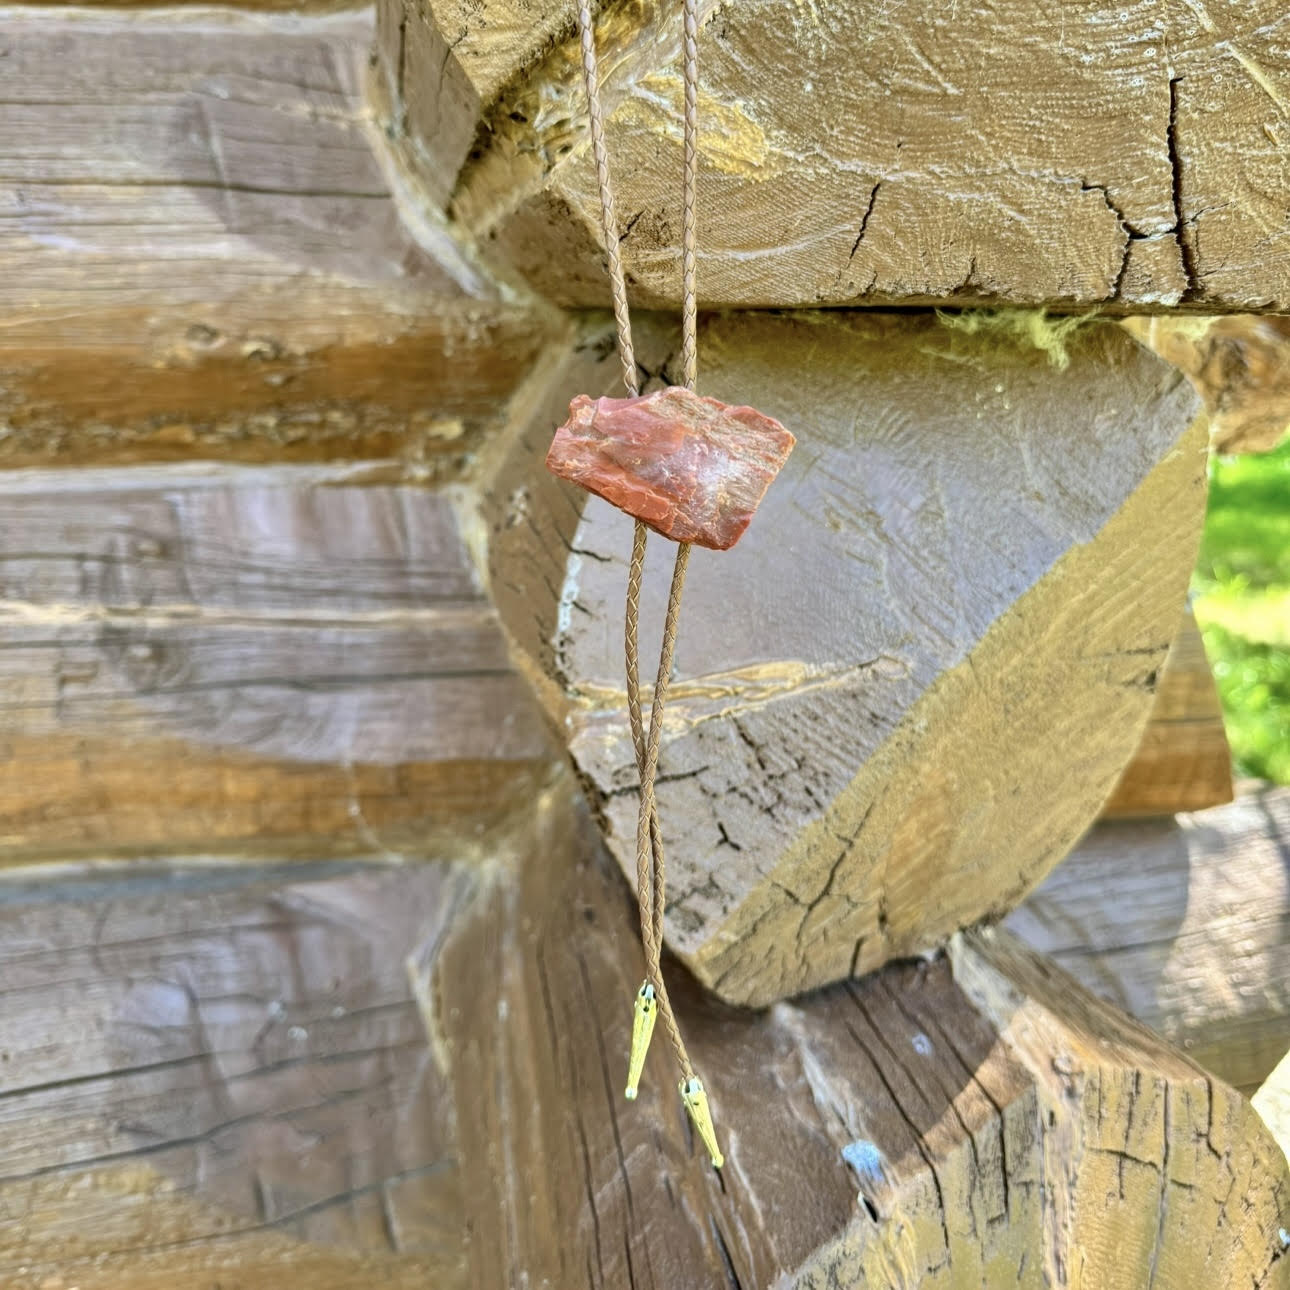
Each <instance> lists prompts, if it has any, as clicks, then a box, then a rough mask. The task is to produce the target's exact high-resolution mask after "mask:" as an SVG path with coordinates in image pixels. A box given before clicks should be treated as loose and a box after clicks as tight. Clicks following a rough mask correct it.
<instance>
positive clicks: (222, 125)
mask: <svg viewBox="0 0 1290 1290" xmlns="http://www.w3.org/2000/svg"><path fill="white" fill-rule="evenodd" d="M371 35H372V25H371V18H370V15H363V14H349V15H338V16H335V17H318V18H312V19H302V18H299V17H275V16H272V15H251V14H235V13H231V12H225V13H221V12H217V11H210V10H208V11H203V12H200V13H169V14H166V15H165V16H164V17H162V16H151V15H146V14H125V13H91V12H86V11H74V12H60V13H58V15H57V17H56V19H55V18H54V17H53V16H52V15H51V14H50V12H49V11H48V10H42V11H34V10H28V11H25V12H24V11H21V10H18V11H12V12H9V13H7V14H5V15H3V17H0V46H3V47H4V48H6V50H7V57H6V58H5V60H4V85H5V88H4V97H5V108H4V111H3V113H0V158H3V160H0V214H2V215H3V219H2V220H0V314H3V316H4V319H5V325H4V328H3V329H2V330H0V429H2V430H3V433H0V466H20V465H31V464H80V463H83V462H87V461H92V462H113V463H115V462H123V461H124V462H130V461H149V460H175V459H192V458H196V457H219V458H226V459H231V460H240V461H248V460H249V461H260V460H318V459H331V458H341V457H377V458H393V459H396V460H399V461H402V462H404V463H405V464H406V466H407V467H408V468H409V469H414V470H418V471H432V472H447V473H452V472H455V471H457V470H459V469H460V468H461V466H462V465H463V463H464V462H467V461H468V460H469V457H470V454H471V453H472V452H473V451H474V449H475V448H476V447H477V439H478V437H479V435H480V433H481V432H482V431H484V430H486V429H487V428H489V427H491V426H493V425H495V424H496V423H497V422H498V421H499V420H500V419H502V418H503V417H504V415H505V409H506V405H507V402H508V401H509V399H510V398H511V396H512V395H513V393H514V391H515V390H516V388H517V387H518V385H519V384H520V383H521V381H522V380H523V378H524V376H525V375H526V373H527V372H528V370H529V368H530V367H531V366H532V364H533V362H534V360H535V358H536V357H537V355H538V354H539V352H540V351H541V349H542V346H543V344H544V343H545V339H546V337H547V336H548V335H549V334H551V332H552V331H555V332H559V331H560V330H561V327H562V324H560V323H559V322H558V321H556V320H554V319H553V316H552V315H549V314H548V313H547V312H545V311H543V310H542V309H541V308H539V307H538V306H535V305H533V304H531V303H525V302H523V301H522V300H519V299H517V297H516V296H515V293H514V292H512V291H506V292H504V291H502V290H501V289H500V288H499V287H497V286H496V285H495V284H494V283H493V282H492V281H491V280H490V279H489V278H488V277H487V275H485V274H483V273H482V272H481V271H480V270H479V269H478V268H477V267H475V266H474V265H473V264H472V263H471V262H470V260H469V259H468V258H467V257H466V256H464V255H463V253H462V252H461V251H460V250H459V249H458V247H457V246H456V245H455V244H454V243H453V241H452V240H451V238H450V237H449V235H448V234H447V233H446V232H444V231H443V230H442V229H441V228H439V227H437V226H434V225H431V224H430V223H428V222H427V221H426V220H425V218H424V217H422V216H419V215H417V214H416V209H415V206H414V205H412V204H407V203H400V202H399V201H396V199H395V195H394V193H393V192H392V189H391V184H392V182H395V181H394V180H393V179H392V176H391V174H389V173H387V171H386V168H385V167H384V166H383V164H382V162H381V161H380V159H379V157H378V155H377V152H376V151H375V150H374V149H375V147H376V144H375V135H374V133H373V127H372V126H371V124H370V122H369V121H368V119H367V118H368V110H367V108H366V107H365V105H364V102H363V96H362V77H363V71H362V68H363V65H364V63H365V61H366V57H367V53H368V48H369V45H370V41H371Z"/></svg>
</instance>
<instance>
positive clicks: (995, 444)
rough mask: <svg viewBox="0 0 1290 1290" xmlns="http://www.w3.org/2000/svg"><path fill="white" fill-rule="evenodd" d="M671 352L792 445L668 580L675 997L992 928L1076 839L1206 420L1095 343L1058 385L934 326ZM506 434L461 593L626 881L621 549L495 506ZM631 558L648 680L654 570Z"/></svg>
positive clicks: (1163, 592) (715, 327)
mask: <svg viewBox="0 0 1290 1290" xmlns="http://www.w3.org/2000/svg"><path fill="white" fill-rule="evenodd" d="M700 339H701V344H702V347H703V352H704V356H705V357H704V362H705V367H704V372H705V376H704V379H703V385H702V387H703V389H704V390H705V391H706V392H707V393H710V394H712V395H715V396H717V397H720V398H725V399H727V400H733V401H738V402H745V401H746V402H749V403H752V404H753V405H755V406H758V407H760V408H761V409H762V410H763V411H766V412H768V413H770V414H771V415H774V416H776V417H778V418H779V419H780V420H782V421H783V422H784V424H785V425H787V426H788V427H789V428H790V429H791V430H793V431H794V433H796V434H797V435H798V436H799V443H798V447H797V448H796V450H795V451H794V454H793V456H792V457H790V459H789V463H788V466H787V468H786V470H785V472H784V473H783V475H782V476H781V477H780V479H779V480H778V481H777V482H776V483H775V484H774V485H773V486H772V487H771V490H770V492H769V494H768V495H767V499H766V501H765V502H764V503H763V506H762V509H761V511H760V512H759V514H758V516H757V517H756V519H755V520H754V523H753V525H752V527H751V529H750V530H749V532H748V534H747V535H746V536H745V537H744V538H743V539H742V540H741V542H740V544H739V546H738V547H737V548H735V550H734V551H732V552H728V553H721V554H710V553H708V552H698V553H696V555H695V557H694V559H693V561H692V564H691V569H690V576H689V582H688V588H687V593H686V594H687V603H686V606H685V609H684V611H683V614H682V624H681V632H680V639H679V643H678V652H677V675H676V678H675V679H674V682H673V686H672V690H671V697H670V700H669V709H668V717H667V725H666V728H665V731H664V735H663V745H662V757H661V762H660V766H661V776H660V785H661V786H660V792H659V801H660V804H661V811H662V819H663V831H664V835H665V838H666V839H667V841H668V856H669V861H668V872H669V875H670V878H669V882H670V903H669V909H668V915H667V924H666V931H667V938H668V943H669V945H670V946H671V948H672V949H673V951H674V952H676V953H677V954H679V955H680V956H681V958H682V959H683V960H684V961H685V962H686V964H687V965H688V966H689V967H690V968H691V969H692V970H693V971H694V972H696V974H697V975H698V976H699V978H700V979H701V980H702V981H703V982H704V983H705V984H707V985H709V986H710V987H711V988H713V989H715V990H716V991H717V992H718V993H719V994H721V995H722V996H723V997H724V998H726V999H728V1000H730V1001H732V1002H738V1003H752V1004H763V1003H767V1002H770V1001H772V1000H774V999H776V998H783V997H785V996H786V995H789V994H793V993H796V992H797V991H800V990H803V989H806V988H809V987H811V986H815V985H820V984H822V983H824V982H827V981H830V980H837V979H839V978H841V977H844V976H847V975H849V974H852V973H855V972H857V971H860V972H863V971H866V970H868V969H870V968H873V967H876V966H878V965H879V964H881V963H883V962H885V961H886V960H887V959H889V958H891V957H898V956H902V955H908V954H911V953H914V952H917V951H918V950H920V949H923V948H926V947H928V946H932V945H935V944H937V943H939V942H941V941H943V940H944V938H945V937H947V936H948V935H949V934H950V933H951V932H953V931H954V930H955V929H956V928H958V927H961V926H965V925H968V924H971V923H973V922H975V921H977V920H978V919H980V918H982V917H984V916H987V915H995V916H998V915H1001V914H1003V913H1005V912H1006V911H1007V910H1008V909H1009V908H1011V907H1012V906H1013V905H1015V904H1016V903H1017V902H1019V901H1020V900H1021V898H1022V897H1023V895H1024V894H1025V892H1026V890H1028V888H1029V887H1030V886H1032V885H1033V884H1034V883H1036V882H1038V881H1039V880H1040V878H1042V876H1043V875H1044V873H1045V872H1047V870H1048V869H1049V868H1051V866H1052V865H1054V864H1055V863H1056V862H1057V861H1058V860H1059V859H1060V858H1061V857H1062V855H1064V854H1065V852H1066V851H1067V850H1068V849H1069V848H1070V846H1072V845H1073V844H1074V842H1075V841H1076V839H1077V838H1078V837H1079V836H1080V835H1081V834H1082V833H1083V832H1084V830H1085V829H1086V828H1087V827H1088V825H1089V824H1090V823H1091V822H1092V821H1093V819H1094V818H1095V817H1096V815H1097V813H1098V811H1099V810H1100V808H1101V806H1102V804H1103V802H1104V801H1105V799H1106V797H1107V796H1108V794H1109V793H1110V791H1111V789H1112V787H1113V785H1114V783H1115V780H1116V779H1117V777H1118V776H1119V774H1120V773H1121V771H1122V770H1123V767H1124V765H1125V764H1126V763H1127V761H1128V760H1129V757H1130V755H1131V753H1132V751H1133V749H1134V747H1135V746H1136V744H1137V742H1138V740H1139V737H1140V734H1141V730H1142V727H1143V724H1144V723H1145V721H1146V718H1147V713H1148V710H1149V707H1150V703H1151V697H1152V695H1151V692H1152V689H1153V688H1154V679H1155V676H1156V674H1157V673H1158V671H1159V668H1160V666H1161V664H1162V662H1163V659H1164V656H1165V652H1166V650H1167V648H1168V645H1169V642H1170V641H1171V640H1172V637H1173V635H1174V632H1175V630H1176V625H1177V623H1178V619H1179V616H1180V614H1181V612H1182V604H1183V596H1184V593H1185V588H1186V584H1187V578H1188V575H1189V573H1190V569H1191V566H1192V563H1193V561H1194V559H1195V551H1196V543H1197V540H1198V536H1199V528H1200V522H1201V517H1202V511H1203V501H1204V487H1205V485H1204V466H1205V458H1204V448H1205V428H1204V425H1203V422H1201V421H1199V420H1197V421H1196V422H1195V423H1194V424H1192V425H1191V428H1190V429H1189V428H1188V427H1189V422H1190V421H1191V418H1192V417H1193V414H1194V411H1195V407H1196V403H1195V399H1194V395H1193V394H1192V392H1191V391H1190V390H1189V389H1187V387H1186V384H1185V382H1183V380H1182V378H1181V377H1179V376H1178V375H1177V374H1176V373H1171V372H1170V371H1169V370H1168V369H1167V368H1166V367H1165V366H1164V365H1163V364H1161V363H1160V362H1159V360H1157V359H1155V358H1153V357H1152V356H1150V355H1148V354H1147V353H1146V352H1145V351H1143V350H1142V349H1141V348H1139V347H1137V346H1136V345H1134V344H1133V343H1132V342H1131V341H1129V340H1128V338H1127V337H1125V336H1124V333H1123V331H1122V330H1121V329H1119V328H1117V327H1114V326H1113V325H1110V324H1099V325H1094V326H1093V327H1091V328H1090V329H1088V330H1086V331H1085V332H1083V333H1082V334H1081V335H1080V336H1078V337H1077V338H1076V339H1075V340H1074V341H1073V342H1072V347H1071V349H1070V354H1069V360H1070V361H1069V366H1068V368H1067V369H1066V370H1065V371H1061V370H1058V369H1057V368H1055V367H1053V366H1052V365H1051V364H1050V363H1049V361H1048V359H1047V358H1046V357H1045V356H1044V355H1043V354H1042V353H1040V352H1038V351H1037V350H1035V349H1033V348H1031V349H1025V348H1022V347H1018V346H1014V345H1012V344H1010V343H1003V342H1000V341H998V340H996V339H991V338H983V337H980V336H977V337H970V336H964V335H962V334H960V333H958V332H955V331H950V330H947V329H945V328H943V327H942V326H941V325H940V324H939V323H938V322H937V321H936V320H935V319H934V318H930V319H929V318H909V317H893V316H890V315H862V314H850V315H837V314H835V315H809V316H806V315H802V316H795V317H791V318H766V317H754V316H752V315H748V314H744V315H734V316H730V317H728V318H725V319H721V320H715V319H714V320H712V321H711V322H709V323H708V324H707V325H706V326H705V327H704V329H703V331H702V334H701V338H700ZM649 343H650V344H653V342H652V341H650V342H649ZM607 352H608V350H607V347H606V353H607ZM642 361H643V362H644V363H645V364H646V366H647V368H649V370H651V371H658V370H659V369H658V367H657V366H655V365H654V364H655V363H656V362H657V361H658V360H657V359H655V358H653V357H646V358H643V359H642ZM608 362H609V360H608V359H607V360H606V363H608ZM666 365H667V364H666V360H665V361H664V363H663V366H666ZM602 370H603V369H602ZM578 375H579V377H580V378H581V377H584V376H585V375H586V374H585V373H578ZM582 383H583V381H582V380H581V379H579V381H578V382H577V384H579V385H581V384H582ZM568 393H572V390H570V391H568ZM1130 410H1131V411H1130ZM535 418H536V419H535V420H534V422H533V427H534V428H533V432H532V433H531V434H528V435H520V436H519V437H517V439H516V440H515V443H514V453H515V458H513V459H512V460H511V462H510V463H509V465H508V466H507V468H505V469H502V470H501V471H500V473H499V475H498V476H497V477H496V478H495V479H494V482H493V483H492V484H491V485H490V486H489V497H488V501H487V505H486V511H487V514H488V515H489V516H491V525H492V528H493V530H494V532H495V534H496V535H497V537H496V538H495V540H496V541H500V542H503V544H504V545H503V548H502V553H501V554H500V555H490V557H489V561H490V565H491V566H492V568H493V575H492V581H493V586H494V594H496V595H498V596H499V599H498V604H499V609H500V612H501V613H502V616H503V618H504V620H505V621H506V622H507V625H508V628H509V630H510V631H511V633H512V635H513V637H514V638H515V640H516V641H517V643H518V644H519V646H520V648H521V649H522V650H523V651H525V652H526V653H527V654H528V656H529V658H530V659H531V665H532V668H533V670H534V671H536V672H539V673H541V674H542V675H543V676H545V678H546V680H545V682H544V684H543V689H542V693H543V694H544V696H545V698H546V700H547V702H548V705H549V706H550V707H551V710H552V715H553V716H554V717H555V719H556V721H557V723H558V724H559V725H560V726H561V728H562V729H563V730H564V731H565V732H566V735H567V737H568V740H569V744H570V747H571V749H572V752H573V755H574V758H575V760H576V762H577V763H578V765H579V768H580V770H581V771H582V773H583V775H584V777H585V780H586V783H587V785H588V788H589V791H590V792H591V793H592V794H593V798H594V802H595V806H596V809H597V811H598V813H599V814H600V816H601V819H602V821H603V825H604V828H605V830H606V835H607V837H608V840H609V844H610V847H611V849H612V850H613V851H614V853H615V855H616V856H617V857H618V858H619V860H620V861H621V862H622V864H623V866H624V869H625V870H626V871H627V872H629V873H630V874H634V872H635V861H634V857H635V847H634V829H635V821H636V811H637V807H636V797H635V791H634V783H635V764H634V758H633V753H632V749H631V743H630V738H629V736H628V733H627V730H628V727H627V721H626V715H625V712H624V705H625V700H624V696H623V682H622V679H621V678H622V668H623V664H622V660H621V650H622V644H621V640H622V628H621V621H622V603H623V595H624V587H625V577H626V561H627V557H628V553H629V549H630V542H631V526H630V523H629V522H628V521H626V520H625V519H624V518H623V517H622V515H621V514H619V513H618V512H616V511H614V510H613V509H612V508H610V507H609V506H608V505H606V504H604V503H601V502H598V501H595V500H593V501H591V502H590V503H586V504H585V509H582V507H583V506H584V501H585V498H584V496H583V495H579V494H578V493H576V492H575V491H574V490H572V489H561V488H553V487H552V486H551V485H549V484H543V485H542V486H541V489H542V491H541V492H538V493H533V494H527V493H526V494H524V504H523V505H522V506H517V505H516V502H515V498H516V492H515V484H514V480H515V479H517V478H520V479H531V478H534V477H535V476H536V474H537V470H538V466H539V464H540V461H541V457H540V456H539V455H538V454H539V453H542V452H544V451H545V448H546V438H545V434H546V427H547V426H549V424H550V413H549V411H547V410H545V409H542V408H540V409H539V410H538V412H537V413H536V414H535ZM652 550H653V555H652V559H651V561H650V566H649V572H648V574H647V577H646V582H645V587H644V592H643V595H642V601H641V604H642V617H643V621H644V623H645V624H647V627H646V630H645V633H644V636H643V642H644V643H643V647H642V656H643V657H644V658H647V659H652V658H653V657H655V656H656V651H657V647H658V633H659V630H660V627H661V623H662V618H663V609H664V601H665V599H666V589H667V583H668V578H669V569H668V566H669V557H668V554H667V550H668V548H667V546H666V544H665V543H662V542H661V541H656V542H655V543H654V544H653V547H652ZM499 584H504V585H505V586H506V587H508V588H510V587H513V588H516V589H517V590H516V591H515V593H514V594H513V595H512V594H510V593H508V594H507V595H502V594H501V593H500V592H499V591H498V586H499Z"/></svg>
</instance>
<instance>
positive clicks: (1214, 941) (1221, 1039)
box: [1007, 787, 1290, 1093]
mask: <svg viewBox="0 0 1290 1290" xmlns="http://www.w3.org/2000/svg"><path fill="white" fill-rule="evenodd" d="M1288 849H1290V790H1288V789H1283V788H1271V787H1265V788H1262V789H1260V790H1258V791H1254V792H1249V793H1247V794H1246V795H1244V796H1242V797H1240V798H1238V799H1237V801H1235V802H1233V803H1232V804H1231V805H1229V806H1219V807H1216V808H1214V809H1213V810H1209V811H1200V812H1197V813H1196V814H1194V815H1180V816H1179V817H1178V818H1177V819H1176V820H1173V819H1170V820H1140V821H1116V822H1113V823H1111V822H1108V823H1103V824H1099V825H1098V826H1097V828H1095V829H1094V830H1093V832H1092V833H1091V834H1090V835H1089V836H1088V837H1087V838H1085V839H1084V841H1083V842H1082V843H1080V845H1079V846H1078V847H1077V848H1076V849H1075V851H1074V852H1073V853H1072V854H1071V855H1069V856H1068V857H1067V858H1066V859H1065V860H1063V861H1062V863H1061V864H1060V865H1059V866H1058V867H1057V868H1056V869H1055V870H1054V871H1053V872H1052V873H1051V874H1050V875H1049V876H1048V878H1047V879H1046V880H1045V882H1044V883H1043V885H1042V886H1041V887H1040V888H1039V890H1038V891H1036V892H1035V893H1034V894H1033V895H1031V896H1030V898H1029V899H1028V900H1027V901H1026V903H1025V904H1024V905H1022V906H1021V908H1020V909H1018V910H1017V911H1016V912H1015V913H1013V914H1012V915H1011V917H1010V918H1009V919H1008V922H1007V926H1008V928H1009V929H1010V930H1011V931H1013V932H1015V933H1016V934H1017V935H1018V936H1020V937H1021V938H1022V939H1023V940H1024V941H1026V942H1027V944H1029V945H1031V946H1032V947H1033V948H1034V949H1036V950H1038V951H1041V952H1043V953H1045V954H1047V955H1048V956H1049V957H1050V958H1051V959H1052V960H1053V962H1055V963H1056V964H1057V965H1058V966H1059V967H1060V968H1062V970H1063V971H1065V972H1069V973H1070V975H1071V976H1073V977H1074V978H1075V979H1076V980H1077V981H1079V982H1080V984H1081V985H1083V986H1084V987H1085V988H1087V989H1089V990H1091V991H1093V993H1094V994H1097V995H1100V996H1101V997H1102V998H1104V999H1106V1000H1108V1001H1109V1002H1111V1003H1113V1004H1115V1005H1116V1006H1117V1007H1120V1008H1123V1009H1124V1010H1125V1011H1126V1012H1128V1013H1130V1014H1132V1015H1133V1016H1134V1017H1136V1018H1137V1019H1138V1020H1139V1021H1141V1022H1143V1023H1145V1024H1146V1025H1148V1026H1150V1027H1151V1028H1152V1029H1153V1030H1156V1031H1158V1032H1159V1033H1160V1034H1161V1035H1163V1036H1164V1037H1165V1038H1166V1039H1168V1040H1169V1041H1170V1043H1172V1044H1175V1045H1176V1046H1177V1047H1179V1048H1181V1049H1182V1050H1183V1051H1184V1052H1186V1053H1187V1055H1188V1056H1189V1057H1192V1058H1193V1059H1194V1060H1196V1061H1198V1062H1200V1063H1201V1065H1202V1066H1204V1067H1205V1068H1206V1069H1207V1070H1211V1071H1213V1072H1214V1073H1215V1074H1216V1075H1218V1076H1220V1077H1221V1078H1223V1079H1225V1080H1227V1081H1228V1082H1229V1083H1230V1084H1232V1085H1234V1086H1235V1087H1237V1088H1240V1089H1242V1090H1244V1091H1245V1092H1247V1093H1252V1092H1253V1091H1254V1090H1255V1089H1256V1088H1258V1086H1259V1085H1260V1084H1261V1083H1262V1082H1263V1081H1264V1079H1266V1078H1267V1075H1268V1072H1269V1071H1271V1069H1272V1068H1273V1066H1275V1065H1276V1063H1277V1062H1278V1061H1279V1060H1280V1058H1281V1055H1282V1054H1283V1053H1284V1052H1285V1051H1286V1049H1287V1048H1290V873H1287V869H1286V855H1287V851H1288Z"/></svg>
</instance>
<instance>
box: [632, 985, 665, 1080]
mask: <svg viewBox="0 0 1290 1290" xmlns="http://www.w3.org/2000/svg"><path fill="white" fill-rule="evenodd" d="M657 1019H658V1001H657V1000H656V999H655V998H654V987H653V986H652V985H650V983H649V982H648V981H644V982H642V983H641V988H640V989H639V990H637V991H636V1004H635V1007H634V1008H633V1009H632V1053H631V1057H630V1058H629V1060H628V1062H627V1091H626V1094H625V1096H626V1098H627V1100H628V1101H629V1102H634V1101H635V1100H636V1091H637V1089H638V1088H639V1087H640V1082H641V1071H642V1070H644V1069H645V1054H646V1053H648V1052H649V1041H650V1039H651V1038H653V1035H654V1022H655V1021H656V1020H657Z"/></svg>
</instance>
